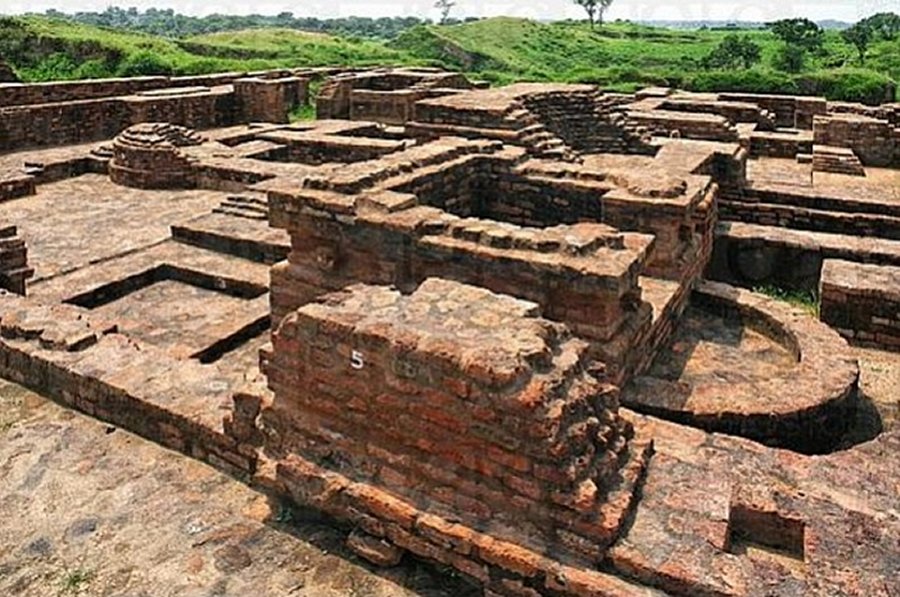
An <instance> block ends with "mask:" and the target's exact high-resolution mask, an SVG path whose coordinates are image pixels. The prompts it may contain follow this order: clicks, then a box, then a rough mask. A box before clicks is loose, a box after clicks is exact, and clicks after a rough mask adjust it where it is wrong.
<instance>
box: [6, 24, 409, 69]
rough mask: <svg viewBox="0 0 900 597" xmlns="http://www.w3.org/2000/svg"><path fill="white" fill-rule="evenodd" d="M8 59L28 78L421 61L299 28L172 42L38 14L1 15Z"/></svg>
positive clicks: (372, 44)
mask: <svg viewBox="0 0 900 597" xmlns="http://www.w3.org/2000/svg"><path fill="white" fill-rule="evenodd" d="M0 56H2V57H3V58H5V60H6V61H8V62H9V63H10V64H11V65H12V66H13V67H14V68H15V69H16V71H17V73H18V74H19V76H20V77H21V78H22V79H23V80H25V81H51V80H58V79H85V78H102V77H116V76H139V75H156V74H166V75H190V74H204V73H212V72H217V71H231V70H238V71H241V70H260V69H266V68H279V67H289V66H306V65H309V66H326V65H359V66H365V65H374V64H403V63H410V62H414V60H413V58H411V57H409V56H406V55H405V54H404V53H402V52H400V51H398V50H395V49H391V48H388V47H385V46H384V45H383V44H380V43H377V42H371V41H362V40H353V39H346V38H339V37H333V36H330V35H325V34H319V33H304V32H300V31H295V30H280V29H266V30H249V31H237V32H231V33H218V34H211V35H201V36H197V37H192V38H187V39H170V38H165V37H159V36H154V35H148V34H143V33H137V32H132V31H124V30H119V29H111V28H105V27H97V26H92V25H83V24H79V23H74V22H71V21H65V20H59V19H49V18H45V17H34V16H29V17H15V18H0Z"/></svg>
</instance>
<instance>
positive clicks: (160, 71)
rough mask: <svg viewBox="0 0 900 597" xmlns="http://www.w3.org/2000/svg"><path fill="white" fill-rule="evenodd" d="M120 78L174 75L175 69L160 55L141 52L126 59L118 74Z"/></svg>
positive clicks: (145, 51) (121, 64)
mask: <svg viewBox="0 0 900 597" xmlns="http://www.w3.org/2000/svg"><path fill="white" fill-rule="evenodd" d="M117 74H118V75H119V76H120V77H145V76H149V75H172V74H175V67H174V66H173V65H172V63H171V62H169V61H167V60H165V59H164V58H162V57H161V56H159V55H158V54H155V53H153V52H150V51H148V50H141V51H139V52H135V53H134V54H131V55H130V56H128V57H126V58H125V59H124V60H123V61H122V62H121V63H120V64H119V70H118V73H117Z"/></svg>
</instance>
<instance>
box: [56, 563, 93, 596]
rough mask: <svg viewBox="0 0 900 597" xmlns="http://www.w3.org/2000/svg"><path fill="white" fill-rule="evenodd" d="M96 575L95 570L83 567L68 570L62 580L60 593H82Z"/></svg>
mask: <svg viewBox="0 0 900 597" xmlns="http://www.w3.org/2000/svg"><path fill="white" fill-rule="evenodd" d="M94 576H95V575H94V572H93V571H91V570H85V569H83V568H76V569H74V570H67V571H66V573H65V574H64V575H63V578H62V580H61V581H60V586H59V592H58V595H60V596H62V595H80V594H81V593H82V591H84V590H85V589H86V586H85V585H87V584H88V583H90V582H91V580H92V579H93V578H94Z"/></svg>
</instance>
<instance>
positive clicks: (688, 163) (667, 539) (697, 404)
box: [0, 69, 900, 597]
mask: <svg viewBox="0 0 900 597" xmlns="http://www.w3.org/2000/svg"><path fill="white" fill-rule="evenodd" d="M316 79H321V80H323V81H322V82H323V85H322V86H321V89H322V93H321V94H320V96H319V98H318V106H317V107H318V111H319V117H320V119H319V120H316V121H311V122H302V123H289V122H287V119H288V112H289V111H290V110H291V109H293V108H294V107H295V106H297V105H298V104H301V103H305V102H306V99H307V98H306V94H307V88H308V85H309V82H310V81H312V80H316ZM0 106H2V107H0V133H2V134H0V152H3V153H0V222H2V223H3V226H2V227H0V228H2V230H0V286H2V287H3V288H4V289H5V290H6V291H7V292H4V293H3V294H2V295H0V375H2V376H3V377H5V378H7V379H11V380H14V381H16V382H18V383H21V384H23V385H26V386H28V387H30V388H33V389H35V390H37V391H39V392H41V393H43V394H44V395H46V396H49V397H51V398H53V399H55V400H57V401H59V402H60V403H62V404H65V405H67V406H71V407H72V408H76V409H78V410H81V411H83V412H86V413H88V414H90V415H92V416H94V417H97V418H99V419H102V420H104V421H107V422H109V423H110V424H112V425H117V426H121V427H123V428H126V429H128V430H131V431H133V432H135V433H138V434H140V435H142V436H144V437H146V438H149V439H151V440H153V441H155V442H158V443H160V444H162V445H164V446H167V447H169V448H171V449H173V450H177V451H181V452H183V453H186V454H188V455H190V456H191V457H194V458H197V459H201V460H204V461H206V462H208V463H210V464H211V465H213V466H215V467H217V468H219V469H222V470H224V471H227V472H228V473H229V474H231V475H233V476H235V477H237V478H239V479H241V480H243V481H246V482H247V483H249V484H251V485H252V486H254V487H256V488H258V489H259V490H260V491H264V492H267V493H268V494H270V495H271V496H272V497H273V498H275V499H277V500H285V501H287V502H290V503H292V504H295V505H298V506H303V507H311V508H314V509H316V510H318V511H320V512H324V513H325V514H327V515H328V516H329V517H330V520H331V521H332V522H333V524H334V525H335V526H338V527H340V528H343V529H346V530H347V531H348V545H349V547H350V548H351V549H352V550H353V551H354V552H356V553H357V554H359V555H360V556H361V557H363V558H365V559H367V560H369V561H371V562H373V563H374V564H376V565H379V566H395V565H402V563H403V561H404V555H405V554H409V555H411V556H415V557H418V558H423V559H426V560H430V561H433V562H437V563H439V564H441V565H443V566H446V567H448V568H450V569H452V570H453V571H455V573H456V574H458V575H460V576H461V577H463V578H465V579H468V580H470V581H472V582H474V583H477V584H479V585H481V586H483V588H484V592H485V594H486V595H490V596H494V595H505V596H514V597H515V596H526V597H534V596H537V595H550V596H588V595H590V596H597V595H622V596H633V595H646V596H657V595H664V594H683V595H740V596H744V595H746V596H755V595H798V594H804V595H828V596H830V595H838V594H840V595H865V596H867V597H868V596H884V597H890V596H891V595H893V594H895V593H897V591H900V585H898V580H897V574H896V570H898V569H900V550H898V548H897V545H898V538H900V524H898V522H897V520H896V516H894V514H893V513H894V512H895V510H896V483H897V480H898V479H900V465H898V460H897V458H896V457H895V455H896V453H897V450H898V449H900V432H898V431H897V429H895V428H893V427H891V426H890V425H889V424H888V423H887V422H885V423H884V424H883V425H881V426H874V427H873V428H872V429H868V428H867V429H865V430H864V431H865V432H866V433H862V432H861V430H860V428H859V424H860V422H861V421H862V420H863V418H864V417H863V414H864V413H863V412H862V409H863V406H864V405H863V404H862V398H861V397H860V396H859V395H858V393H857V392H858V379H859V367H858V365H857V362H856V360H855V358H854V357H853V354H854V353H852V352H851V349H850V347H849V346H848V345H847V342H846V340H845V339H842V338H841V337H840V336H839V335H838V333H837V332H835V331H832V330H830V329H829V328H828V327H827V325H826V324H830V325H834V326H836V327H837V328H838V330H839V332H840V334H842V335H843V336H844V337H845V338H846V339H849V340H850V341H852V342H854V343H866V344H869V343H870V342H869V341H874V342H875V343H876V344H878V345H879V346H881V347H894V344H895V341H894V339H893V338H894V336H895V335H896V334H893V332H892V331H891V330H893V329H894V327H896V326H895V324H896V321H895V320H896V317H895V315H896V313H895V311H896V309H897V307H896V304H897V301H896V300H895V299H896V296H893V295H892V294H891V293H892V290H893V285H892V282H893V281H894V278H893V277H892V276H894V269H896V268H895V267H894V266H896V265H898V264H900V262H898V258H897V255H900V249H897V247H895V246H894V244H896V242H895V241H894V240H892V239H896V238H900V236H898V234H900V232H898V231H900V224H898V222H900V212H898V211H897V205H898V202H897V199H898V197H897V193H898V189H900V187H898V186H897V185H896V184H894V182H895V181H896V175H897V170H896V167H897V165H898V158H900V154H898V152H897V149H898V147H900V143H898V141H897V139H898V133H897V131H898V130H900V129H898V128H897V127H898V125H900V107H898V105H895V104H891V105H884V106H879V107H864V106H858V105H853V104H838V103H832V102H827V101H825V100H824V99H822V98H803V97H792V96H791V97H788V96H760V95H753V94H715V93H712V94H691V93H684V92H680V91H677V90H672V89H649V90H643V91H641V92H639V93H637V94H634V95H624V94H610V93H604V92H602V91H600V90H599V89H597V88H594V87H592V86H588V85H544V84H522V85H513V86H509V87H504V88H497V89H489V88H484V86H482V85H476V84H473V83H471V82H469V81H467V80H466V79H465V78H464V77H462V76H460V75H458V74H455V73H442V72H438V71H431V70H420V69H373V70H363V71H348V72H342V71H340V70H339V69H324V70H323V69H313V70H302V69H295V70H284V71H273V72H263V73H250V74H249V75H246V76H245V75H239V76H238V75H234V74H225V75H215V76H209V77H192V78H182V79H178V78H166V77H147V78H142V79H122V80H110V81H97V82H75V83H48V84H40V85H21V84H11V85H7V84H0ZM197 131H202V133H200V132H197ZM892 243H894V244H892ZM837 259H840V260H841V261H836V260H837ZM823 263H824V266H823ZM892 268H893V269H892ZM704 276H706V277H708V278H710V279H718V280H722V281H723V282H729V283H731V284H735V285H737V286H741V285H743V286H748V287H750V288H751V289H752V288H758V287H765V286H767V285H771V284H774V283H779V284H781V285H783V286H785V287H790V288H799V289H802V290H813V289H817V290H818V292H819V295H820V296H821V304H820V307H821V309H820V311H821V320H822V321H817V320H816V317H814V316H813V315H811V314H810V313H809V311H803V310H799V309H795V308H790V307H788V306H785V305H784V304H782V303H779V302H778V301H776V300H775V299H773V298H768V297H765V296H763V295H762V294H760V293H758V292H753V291H751V290H747V289H739V288H736V287H735V286H730V285H726V284H723V283H714V282H711V281H705V280H704ZM894 294H896V293H894ZM23 295H24V296H23ZM816 298H817V299H818V297H816ZM891 309H893V311H892V310H891ZM892 326H893V327H892ZM630 409H633V410H630Z"/></svg>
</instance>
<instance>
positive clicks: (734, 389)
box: [623, 282, 859, 453]
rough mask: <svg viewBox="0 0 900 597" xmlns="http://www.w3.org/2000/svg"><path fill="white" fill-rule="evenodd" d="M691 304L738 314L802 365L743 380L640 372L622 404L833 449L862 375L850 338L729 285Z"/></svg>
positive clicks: (722, 429)
mask: <svg viewBox="0 0 900 597" xmlns="http://www.w3.org/2000/svg"><path fill="white" fill-rule="evenodd" d="M692 301H693V302H694V304H696V305H699V306H701V308H703V309H704V310H709V311H711V312H713V313H716V314H721V315H723V316H729V315H730V316H733V315H735V314H738V315H739V316H740V318H741V319H742V321H743V325H744V326H748V327H752V328H754V329H756V330H758V331H760V332H762V333H763V334H764V335H766V336H768V337H769V338H771V339H772V340H774V341H775V342H776V343H778V344H780V345H782V346H783V347H784V348H786V349H787V350H788V352H789V353H791V354H792V355H793V358H794V359H796V365H795V366H793V367H791V368H789V369H788V370H786V371H783V372H782V373H780V374H776V375H773V376H771V377H766V378H755V379H751V380H748V381H745V382H743V383H736V382H735V381H734V380H721V381H715V382H708V383H703V384H687V383H681V382H671V381H668V380H664V379H659V378H654V377H641V378H637V379H636V380H634V382H633V384H632V386H631V387H629V388H628V389H627V390H626V391H625V392H624V393H623V402H624V403H625V404H626V405H627V406H629V407H631V408H634V409H635V410H638V411H641V412H644V413H647V414H652V415H656V416H660V417H662V418H665V419H669V420H673V421H677V422H679V423H684V424H687V425H691V426H694V427H699V428H701V429H705V430H707V431H715V432H719V433H727V434H730V435H739V436H743V437H747V438H750V439H753V440H756V441H759V442H761V443H764V444H767V445H773V446H779V447H787V448H791V449H795V450H797V451H801V452H810V453H817V452H822V451H827V450H828V449H831V448H832V447H833V446H832V445H831V443H832V442H833V441H834V439H835V438H839V437H841V435H842V433H843V432H844V431H846V429H847V426H848V425H849V424H850V421H851V419H852V417H851V416H849V415H850V414H852V410H853V408H854V402H853V401H854V398H855V391H856V388H857V382H858V380H859V365H858V363H857V361H856V359H855V358H853V357H852V356H851V354H850V352H849V350H848V346H847V343H846V342H845V341H844V340H843V339H842V338H841V337H840V336H839V335H838V334H837V333H836V332H834V331H833V330H831V329H830V328H829V327H828V326H826V325H824V324H822V323H820V322H819V321H818V320H816V319H814V318H813V317H811V316H810V315H808V314H807V313H805V312H803V311H800V310H798V309H795V308H792V307H790V306H788V305H786V304H784V303H781V302H778V301H776V300H775V299H770V298H768V297H766V296H763V295H760V294H756V293H753V292H750V291H747V290H742V289H738V288H734V287H732V286H728V285H727V284H721V283H716V282H704V283H703V284H701V285H700V287H699V288H698V289H697V290H695V291H694V294H693V296H692ZM748 358H753V357H752V355H748Z"/></svg>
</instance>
